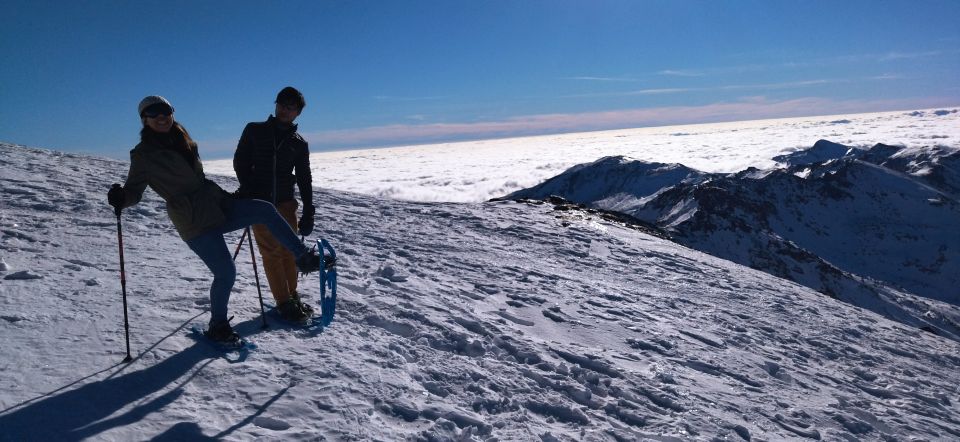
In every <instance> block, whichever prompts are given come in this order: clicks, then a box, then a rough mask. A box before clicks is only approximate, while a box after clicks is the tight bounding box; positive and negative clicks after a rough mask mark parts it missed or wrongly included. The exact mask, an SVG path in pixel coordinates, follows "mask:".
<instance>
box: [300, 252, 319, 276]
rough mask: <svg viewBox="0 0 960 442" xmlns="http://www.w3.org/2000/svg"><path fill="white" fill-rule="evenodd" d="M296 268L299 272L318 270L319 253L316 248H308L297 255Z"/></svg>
mask: <svg viewBox="0 0 960 442" xmlns="http://www.w3.org/2000/svg"><path fill="white" fill-rule="evenodd" d="M297 270H300V273H311V272H316V271H317V270H320V255H318V254H317V251H316V250H313V249H310V250H307V251H306V252H304V253H303V254H302V255H300V256H298V257H297Z"/></svg>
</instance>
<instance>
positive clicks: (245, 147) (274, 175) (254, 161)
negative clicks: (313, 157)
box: [233, 115, 313, 207]
mask: <svg viewBox="0 0 960 442" xmlns="http://www.w3.org/2000/svg"><path fill="white" fill-rule="evenodd" d="M233 170H234V171H235V172H236V173H237V179H238V180H239V181H240V189H239V190H238V191H237V193H238V196H240V197H242V198H256V199H262V200H265V201H269V202H271V203H273V204H274V205H276V204H278V203H281V202H284V201H291V200H293V184H294V183H296V184H297V187H298V188H299V189H300V199H301V200H303V205H304V207H306V206H313V187H312V186H313V178H312V177H311V175H310V150H309V147H308V146H307V142H306V140H304V139H303V137H301V136H300V134H298V133H297V126H296V125H293V126H291V127H289V128H288V129H287V130H286V131H284V130H283V129H281V128H280V127H278V122H277V120H276V119H275V118H274V117H273V115H271V116H270V118H268V119H267V121H264V122H262V123H249V124H247V127H245V128H244V129H243V135H241V136H240V143H239V144H237V151H236V153H234V155H233Z"/></svg>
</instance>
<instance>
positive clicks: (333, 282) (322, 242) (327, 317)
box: [317, 238, 337, 327]
mask: <svg viewBox="0 0 960 442" xmlns="http://www.w3.org/2000/svg"><path fill="white" fill-rule="evenodd" d="M317 251H318V252H320V254H321V263H324V264H323V265H321V268H320V272H319V273H320V325H322V326H324V327H326V326H328V325H330V323H331V322H333V317H334V315H336V312H337V266H336V260H337V252H336V250H334V249H333V246H332V245H330V242H329V241H327V240H326V239H323V238H321V239H318V240H317ZM328 257H329V258H332V259H333V262H334V265H332V266H330V267H329V268H328V267H327V266H326V265H325V263H326V262H327V261H328V260H327V258H328ZM327 289H329V290H330V293H329V294H328V293H327Z"/></svg>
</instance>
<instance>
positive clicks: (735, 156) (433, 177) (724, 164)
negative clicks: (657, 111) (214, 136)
mask: <svg viewBox="0 0 960 442" xmlns="http://www.w3.org/2000/svg"><path fill="white" fill-rule="evenodd" d="M188 126H189V124H188ZM239 136H240V134H237V137H238V138H239ZM819 139H828V140H831V141H834V142H836V143H840V144H844V145H847V146H851V147H864V148H865V147H870V146H873V145H874V144H876V143H884V144H889V145H903V146H907V147H922V146H930V145H933V144H946V145H953V146H957V145H958V143H960V112H958V111H957V109H954V108H948V109H929V110H918V111H911V112H883V113H870V114H854V115H831V116H821V117H804V118H787V119H777V120H758V121H742V122H733V123H715V124H697V125H684V126H666V127H650V128H641V129H625V130H615V131H602V132H586V133H575V134H563V135H546V136H539V137H525V138H511V139H501V140H484V141H470V142H462V143H444V144H434V145H423V146H409V147H397V148H385V149H367V150H349V151H339V152H318V150H320V149H322V148H323V147H324V146H320V145H311V149H312V150H314V152H315V153H314V154H312V155H311V166H312V168H313V176H314V182H315V184H316V185H317V186H318V187H321V188H325V189H332V190H347V191H351V192H359V193H364V194H367V195H375V196H384V197H390V198H395V199H403V200H412V201H447V202H480V201H486V200H489V199H491V198H496V197H500V196H503V195H506V194H508V193H511V192H514V191H516V190H520V189H523V188H527V187H531V186H534V185H536V184H538V183H540V182H541V181H544V180H546V179H548V178H550V177H552V176H554V175H557V174H559V173H561V172H563V171H564V170H566V169H567V168H569V167H571V166H574V165H576V164H581V163H589V162H591V161H595V160H597V159H598V158H602V157H606V156H617V155H623V156H627V157H631V158H635V159H638V160H643V161H649V162H660V163H682V164H684V165H685V166H688V167H692V168H694V169H697V170H702V171H705V172H725V173H729V172H737V171H740V170H744V169H746V168H748V167H757V168H768V167H772V166H774V165H775V161H774V160H773V158H774V157H775V156H777V155H781V154H785V153H790V152H793V151H795V150H798V149H806V148H809V147H810V146H811V145H812V144H813V143H814V142H815V141H817V140H819ZM201 148H202V145H201ZM204 167H205V168H206V170H207V173H217V174H222V175H230V176H233V175H234V173H233V163H232V160H217V161H207V162H205V163H204Z"/></svg>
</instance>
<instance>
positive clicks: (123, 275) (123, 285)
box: [113, 184, 133, 362]
mask: <svg viewBox="0 0 960 442" xmlns="http://www.w3.org/2000/svg"><path fill="white" fill-rule="evenodd" d="M113 187H120V185H119V184H114V185H113ZM113 212H114V213H115V214H116V215H117V243H118V244H119V245H120V290H121V291H122V292H123V332H124V335H125V337H126V340H127V357H125V358H123V362H130V361H132V360H133V358H132V357H131V356H130V321H129V319H128V317H127V272H126V270H125V269H124V267H123V227H122V226H121V224H120V207H119V206H118V207H114V208H113Z"/></svg>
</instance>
